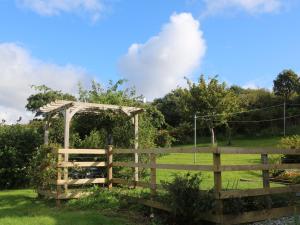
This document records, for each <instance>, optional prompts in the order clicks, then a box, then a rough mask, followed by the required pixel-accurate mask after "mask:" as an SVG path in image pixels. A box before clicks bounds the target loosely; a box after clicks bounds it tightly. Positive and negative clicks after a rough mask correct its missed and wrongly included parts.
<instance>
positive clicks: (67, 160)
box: [64, 153, 69, 193]
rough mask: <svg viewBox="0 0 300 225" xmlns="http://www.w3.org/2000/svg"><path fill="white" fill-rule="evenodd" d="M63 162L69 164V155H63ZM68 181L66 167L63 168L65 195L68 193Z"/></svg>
mask: <svg viewBox="0 0 300 225" xmlns="http://www.w3.org/2000/svg"><path fill="white" fill-rule="evenodd" d="M64 162H69V153H65V154H64ZM68 180H69V169H68V167H64V181H65V184H64V189H65V193H67V191H68Z"/></svg>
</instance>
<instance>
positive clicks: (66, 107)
mask: <svg viewBox="0 0 300 225" xmlns="http://www.w3.org/2000/svg"><path fill="white" fill-rule="evenodd" d="M99 111H112V112H116V113H124V114H125V115H127V116H128V119H132V121H133V124H134V135H135V137H134V148H135V149H138V147H139V138H138V132H139V113H141V112H143V109H142V108H137V107H129V106H118V105H108V104H97V103H87V102H76V101H65V100H57V101H54V102H51V103H49V104H47V105H45V106H43V107H41V108H40V109H39V110H38V112H37V115H42V116H43V117H44V118H45V120H46V124H45V129H44V143H45V144H48V142H49V125H50V122H49V121H50V119H51V118H52V117H54V116H56V115H57V114H59V113H62V114H63V115H64V148H65V149H69V147H70V124H71V120H72V118H73V117H74V115H75V114H77V113H87V112H88V113H98V112H99ZM138 162H139V157H138V154H137V153H135V163H138ZM135 180H136V181H138V167H136V168H135Z"/></svg>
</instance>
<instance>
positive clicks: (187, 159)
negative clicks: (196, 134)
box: [157, 137, 280, 189]
mask: <svg viewBox="0 0 300 225" xmlns="http://www.w3.org/2000/svg"><path fill="white" fill-rule="evenodd" d="M279 140H280V138H278V137H272V138H261V139H237V140H233V141H232V146H233V147H247V148H251V147H276V146H277V145H278V143H279ZM218 145H219V146H225V145H226V142H225V141H223V142H222V141H221V142H219V143H218ZM188 146H190V147H192V146H193V145H185V146H184V147H188ZM198 146H199V147H203V146H209V143H207V142H202V143H201V142H200V143H199V144H198ZM260 157H261V156H260V155H250V154H249V155H247V154H245V155H244V154H240V155H237V154H235V155H231V154H228V155H227V154H226V155H222V156H221V160H222V162H221V163H222V165H247V164H258V163H260ZM212 159H213V157H212V154H197V155H196V164H199V165H212V163H213V161H212ZM158 163H166V164H173V163H174V164H175V163H176V164H193V163H194V154H181V153H173V154H168V155H165V156H162V157H161V158H159V159H158ZM175 173H176V174H183V173H186V171H174V170H173V171H172V170H157V180H158V182H161V181H168V180H171V179H172V176H173V174H175ZM202 176H203V183H202V188H203V189H210V188H212V187H213V173H212V172H202ZM241 179H242V180H247V181H241ZM222 180H223V188H241V189H250V188H262V178H261V171H238V172H224V173H222ZM271 186H280V185H278V184H274V183H272V184H271Z"/></svg>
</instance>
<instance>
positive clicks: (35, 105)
mask: <svg viewBox="0 0 300 225" xmlns="http://www.w3.org/2000/svg"><path fill="white" fill-rule="evenodd" d="M32 88H33V89H34V90H35V91H37V92H38V93H35V94H32V95H30V96H29V98H28V99H27V105H26V106H25V107H26V109H27V110H28V111H31V112H37V110H38V109H39V108H40V107H42V106H44V105H46V104H48V103H50V102H53V101H55V100H70V101H76V98H75V97H74V96H73V95H71V94H67V93H62V92H61V91H55V90H53V89H51V88H49V87H47V86H45V85H40V86H35V85H32Z"/></svg>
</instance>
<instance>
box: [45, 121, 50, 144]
mask: <svg viewBox="0 0 300 225" xmlns="http://www.w3.org/2000/svg"><path fill="white" fill-rule="evenodd" d="M49 126H50V122H49V118H47V120H46V123H45V126H44V145H48V144H49Z"/></svg>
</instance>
